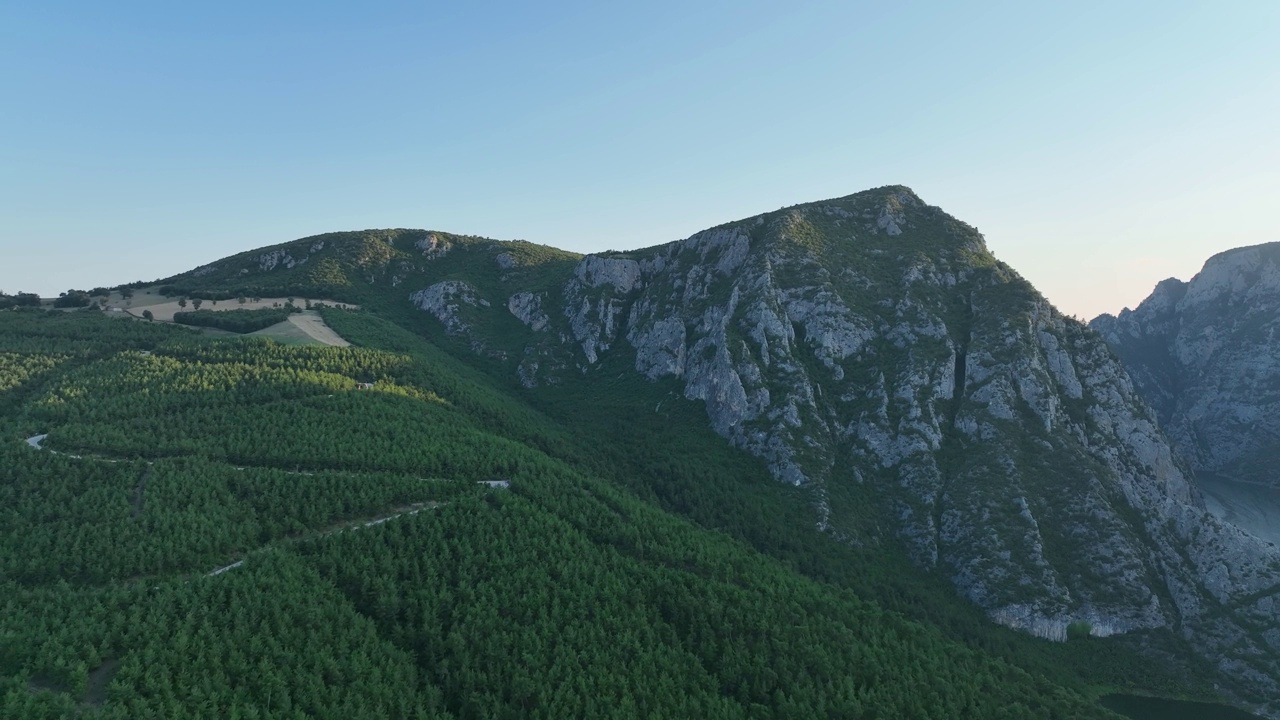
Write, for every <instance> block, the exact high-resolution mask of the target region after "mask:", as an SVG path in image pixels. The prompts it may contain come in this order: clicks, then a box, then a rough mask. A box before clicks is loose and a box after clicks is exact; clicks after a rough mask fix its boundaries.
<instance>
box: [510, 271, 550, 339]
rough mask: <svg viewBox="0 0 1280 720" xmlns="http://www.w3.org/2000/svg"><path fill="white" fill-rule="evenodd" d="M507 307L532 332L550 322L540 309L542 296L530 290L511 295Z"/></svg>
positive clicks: (544, 327)
mask: <svg viewBox="0 0 1280 720" xmlns="http://www.w3.org/2000/svg"><path fill="white" fill-rule="evenodd" d="M499 257H501V256H499ZM507 309H508V310H510V311H511V314H512V315H515V316H516V318H517V319H519V320H520V322H522V323H524V324H525V325H527V326H529V329H530V330H532V331H534V332H542V331H543V330H545V329H546V328H547V323H549V322H551V318H549V317H547V314H546V313H545V312H543V310H542V296H541V295H536V294H534V293H531V292H520V293H516V294H515V295H512V296H511V297H510V298H508V300H507Z"/></svg>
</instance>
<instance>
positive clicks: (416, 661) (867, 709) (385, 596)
mask: <svg viewBox="0 0 1280 720" xmlns="http://www.w3.org/2000/svg"><path fill="white" fill-rule="evenodd" d="M321 313H322V315H323V317H324V319H325V320H326V322H327V323H328V324H329V325H330V326H331V327H333V328H334V329H335V330H336V331H337V332H338V333H340V334H341V335H342V336H343V337H344V338H346V339H348V340H349V341H351V342H352V343H353V347H350V348H334V347H311V346H286V345H281V344H279V343H276V342H274V341H271V340H268V339H262V338H249V337H246V338H241V337H211V336H203V335H200V334H198V333H195V332H192V331H191V330H188V329H186V328H182V327H178V326H174V325H170V324H162V323H146V322H139V321H135V320H132V319H129V318H118V317H117V318H112V317H108V316H106V315H104V314H102V313H97V312H91V311H86V312H65V313H63V312H58V313H51V312H45V311H40V310H32V309H21V308H19V309H14V310H6V311H0V518H3V521H0V717H4V718H21V719H26V718H32V719H34V718H67V717H77V718H120V719H124V718H186V717H196V718H199V717H207V718H309V717H317V718H459V719H461V718H468V719H471V718H474V719H477V720H479V719H489V718H526V717H528V718H566V717H581V718H593V717H622V718H629V717H645V718H703V717H706V718H815V717H839V718H936V719H940V720H941V719H949V718H1090V717H1098V718H1106V717H1111V718H1114V717H1118V716H1115V715H1113V714H1112V713H1111V712H1110V711H1108V710H1106V709H1104V708H1103V707H1102V706H1101V705H1099V704H1097V703H1096V702H1095V698H1096V697H1097V696H1098V695H1100V694H1102V693H1105V692H1110V691H1114V690H1117V689H1123V690H1130V691H1135V692H1140V693H1155V694H1167V695H1179V696H1196V697H1202V698H1212V697H1213V691H1212V688H1210V687H1206V682H1207V681H1205V680H1202V679H1197V678H1204V677H1206V676H1207V675H1208V673H1206V672H1204V669H1203V668H1199V667H1196V666H1194V665H1193V664H1191V662H1190V661H1185V662H1171V663H1168V664H1165V665H1159V666H1158V665H1155V664H1153V663H1150V662H1148V661H1146V660H1145V659H1144V657H1145V656H1144V654H1143V653H1144V652H1150V651H1152V650H1155V651H1157V652H1161V653H1164V654H1166V655H1168V656H1170V657H1179V658H1180V657H1186V656H1187V653H1185V652H1183V651H1182V648H1181V647H1180V645H1179V643H1180V642H1181V641H1180V639H1179V638H1177V637H1176V636H1174V635H1172V634H1171V633H1161V632H1151V633H1131V634H1130V635H1129V636H1126V637H1123V638H1114V639H1106V640H1103V639H1098V638H1076V639H1073V640H1071V641H1070V642H1067V643H1061V644H1054V643H1049V642H1045V641H1039V640H1035V639H1033V638H1030V637H1028V636H1026V635H1021V634H1018V633H1015V632H1013V631H1010V630H1006V629H1003V628H999V627H996V626H994V625H992V624H990V623H989V622H987V621H986V620H985V618H983V617H982V616H981V614H980V613H979V612H978V611H977V610H975V609H973V608H972V607H970V606H968V605H967V604H965V603H964V602H963V601H961V600H960V599H959V598H957V597H955V594H954V591H952V590H951V588H950V586H949V585H948V584H947V583H945V582H944V581H942V580H941V579H938V578H932V577H929V576H926V575H924V574H922V573H919V572H916V571H913V570H912V569H911V568H910V566H909V564H908V563H907V562H906V560H905V559H904V558H903V557H900V556H899V555H898V554H896V552H895V551H893V550H891V549H887V548H858V547H855V546H852V545H849V544H846V543H841V542H838V541H837V540H835V539H833V538H831V537H829V536H827V535H825V534H823V533H820V532H818V531H817V530H816V529H814V528H813V527H812V522H811V521H809V520H807V519H806V518H808V517H809V516H808V514H807V512H806V510H807V507H806V503H807V502H808V498H806V497H804V496H803V494H802V492H801V491H799V490H796V489H795V488H790V487H785V486H782V485H779V484H778V483H775V482H773V481H772V480H771V479H770V478H769V476H768V473H767V472H766V471H765V469H764V467H763V466H762V465H761V464H760V462H759V461H758V460H756V459H754V458H751V457H748V456H746V455H745V454H743V453H740V452H738V451H735V450H733V449H731V448H730V447H728V446H727V445H726V444H725V443H724V442H723V441H721V440H720V439H719V438H718V437H716V436H715V435H713V434H712V433H711V431H710V430H708V429H706V427H705V425H706V424H705V422H703V421H702V418H701V416H700V415H699V413H700V412H701V409H700V407H699V406H698V405H696V404H694V403H690V402H687V401H684V400H682V399H680V398H679V397H678V395H677V394H675V393H673V391H672V388H669V387H666V386H664V385H662V384H655V385H649V384H646V383H643V381H641V380H628V379H621V378H620V379H619V380H618V381H617V382H616V383H612V384H603V385H600V386H597V387H596V389H595V391H594V393H595V394H593V395H592V396H590V397H587V396H585V395H584V393H585V392H586V391H585V390H582V389H578V388H563V389H562V391H561V392H559V393H558V394H555V395H546V394H543V395H537V394H535V393H531V392H529V391H525V390H523V389H522V388H519V387H516V386H513V385H509V384H507V383H506V382H505V381H503V380H500V379H495V378H493V377H490V376H488V375H486V374H485V373H484V372H483V371H482V370H479V369H477V368H475V367H473V366H470V365H467V364H464V363H462V362H460V361H459V360H457V359H456V358H455V356H454V355H452V354H450V352H449V350H448V348H447V347H443V346H440V345H437V344H434V343H433V342H431V341H429V340H427V339H425V338H424V337H423V336H422V335H420V334H417V333H415V332H413V331H412V330H413V328H412V327H409V328H406V327H402V326H399V325H396V324H394V323H392V322H390V321H388V320H385V319H381V318H379V317H377V316H374V315H373V314H370V313H367V312H356V311H342V310H334V309H324V310H322V311H321ZM222 314H223V315H230V316H234V315H235V313H234V312H231V313H222ZM240 332H242V331H240ZM659 400H662V401H663V402H661V403H658V402H657V401H659ZM655 404H658V405H659V407H660V408H661V409H660V410H655V409H654V407H655ZM40 436H44V437H43V438H41V437H40ZM29 441H30V442H29Z"/></svg>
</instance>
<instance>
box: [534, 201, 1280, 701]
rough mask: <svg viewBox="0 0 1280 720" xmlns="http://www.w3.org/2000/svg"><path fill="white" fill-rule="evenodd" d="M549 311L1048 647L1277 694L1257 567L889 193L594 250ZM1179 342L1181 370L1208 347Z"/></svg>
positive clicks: (937, 223)
mask: <svg viewBox="0 0 1280 720" xmlns="http://www.w3.org/2000/svg"><path fill="white" fill-rule="evenodd" d="M1258 276H1259V277H1260V278H1261V277H1269V275H1267V274H1266V273H1263V272H1259V273H1258ZM1213 287H1215V288H1218V290H1217V292H1218V293H1219V294H1224V293H1236V294H1239V293H1247V292H1249V289H1248V287H1252V286H1247V287H1246V286H1245V285H1242V284H1241V283H1239V282H1236V281H1229V282H1228V281H1227V280H1225V279H1220V280H1218V281H1215V283H1214V285H1213ZM1165 292H1166V293H1167V294H1168V295H1169V298H1168V299H1167V300H1166V302H1168V303H1173V304H1177V303H1184V302H1187V301H1186V299H1185V298H1179V299H1177V300H1174V299H1173V298H1174V297H1175V296H1177V295H1178V288H1177V287H1176V286H1169V287H1168V288H1166V289H1165ZM1188 296H1189V297H1193V298H1200V297H1209V296H1208V295H1205V294H1204V293H1202V292H1199V291H1197V293H1195V294H1194V295H1192V294H1191V293H1188ZM563 297H564V318H563V320H561V321H560V322H563V323H564V329H563V330H562V331H561V332H562V334H563V335H564V336H565V337H566V338H571V339H572V341H573V342H574V343H576V344H577V345H578V346H579V347H580V349H581V353H582V355H581V357H582V358H583V361H584V362H585V367H588V368H589V367H590V366H591V365H593V364H595V363H597V362H599V361H600V359H601V358H602V356H603V355H605V354H606V353H612V352H616V351H617V350H618V348H617V344H618V340H619V338H625V341H626V343H627V344H628V345H630V348H631V349H633V350H634V352H635V369H636V371H637V372H639V373H641V374H643V375H644V376H646V377H648V378H650V379H658V378H663V377H669V378H670V377H674V378H677V379H678V380H680V381H681V382H682V383H683V385H684V394H685V396H686V397H688V398H691V399H695V400H701V401H703V402H704V403H705V404H706V410H707V416H708V421H709V423H710V425H711V427H713V428H714V429H715V431H716V432H717V433H719V434H720V435H722V436H724V437H725V438H726V439H728V441H729V442H731V443H732V444H734V445H736V446H738V447H741V448H744V449H745V450H747V451H749V452H752V453H754V454H756V455H758V456H760V457H761V458H763V459H765V460H766V461H767V463H768V464H769V467H770V468H771V470H772V472H773V473H774V475H775V476H776V477H777V478H778V479H779V480H781V481H783V482H787V483H791V484H795V485H799V486H802V487H804V488H807V489H808V490H810V491H811V493H812V497H813V498H814V512H815V516H814V521H815V523H817V524H818V526H819V527H821V528H824V529H827V530H829V531H831V532H833V533H836V534H837V535H838V536H840V537H844V538H849V539H851V540H852V541H854V542H863V541H871V542H879V541H884V540H892V539H894V538H897V539H899V540H900V541H901V542H903V543H904V544H905V545H906V547H907V548H908V549H909V550H910V551H911V553H912V554H913V556H914V557H915V558H916V559H917V561H918V562H919V563H920V564H922V565H924V566H927V567H932V568H936V569H937V571H938V572H942V573H945V574H946V576H948V577H949V578H950V579H951V580H952V582H953V583H954V585H955V587H956V589H957V591H958V592H959V593H961V594H962V595H964V596H965V597H967V598H969V599H970V600H972V601H973V602H974V603H976V604H977V605H979V606H980V607H982V608H984V609H986V610H987V612H988V613H989V614H990V616H991V617H992V618H993V619H994V620H996V621H998V622H1001V623H1004V624H1006V625H1009V626H1012V627H1017V628H1022V629H1024V630H1026V631H1028V632H1032V633H1035V634H1037V635H1040V636H1043V637H1047V638H1052V639H1063V638H1065V635H1066V628H1067V626H1068V625H1069V624H1071V623H1072V622H1077V621H1083V622H1087V623H1089V625H1090V626H1091V627H1092V631H1093V632H1094V633H1096V634H1099V635H1107V634H1114V633H1124V632H1128V631H1131V630H1134V629H1139V628H1152V627H1175V628H1178V629H1179V630H1180V631H1181V632H1182V634H1183V635H1185V636H1187V637H1189V638H1191V639H1192V641H1193V642H1194V643H1195V644H1196V645H1197V646H1198V647H1200V648H1201V649H1202V650H1203V652H1204V653H1205V654H1206V656H1208V657H1210V658H1212V660H1213V661H1214V662H1215V663H1218V664H1220V665H1222V664H1224V663H1225V664H1235V665H1238V668H1237V669H1239V670H1240V673H1239V675H1240V676H1242V677H1244V676H1247V677H1249V678H1252V679H1251V680H1248V681H1245V682H1243V684H1242V687H1246V688H1247V689H1248V690H1249V691H1252V692H1258V691H1265V692H1269V693H1272V695H1271V696H1273V697H1280V680H1278V679H1280V647H1274V646H1272V645H1271V643H1270V641H1268V640H1265V639H1264V637H1263V636H1261V635H1259V634H1257V633H1255V632H1252V630H1251V628H1254V627H1255V625H1256V624H1258V623H1272V624H1274V623H1276V622H1277V621H1280V609H1278V608H1276V607H1274V606H1273V605H1272V603H1277V604H1280V599H1277V598H1275V597H1274V596H1275V595H1277V594H1280V562H1277V560H1278V558H1277V556H1276V555H1275V554H1274V550H1273V548H1272V547H1271V546H1269V545H1267V544H1265V543H1262V542H1260V541H1258V540H1256V539H1255V538H1253V537H1252V536H1250V535H1248V534H1246V533H1244V532H1242V531H1240V530H1238V529H1236V528H1234V527H1233V526H1230V525H1227V524H1225V523H1223V522H1221V521H1219V520H1218V519H1216V518H1215V517H1213V516H1212V515H1211V514H1209V513H1208V512H1206V510H1205V506H1204V502H1203V500H1202V499H1201V497H1200V495H1199V493H1198V491H1197V490H1196V489H1195V487H1194V486H1193V485H1192V483H1191V482H1189V480H1188V472H1187V471H1186V470H1185V469H1184V467H1183V466H1182V464H1181V461H1180V460H1179V459H1178V458H1177V457H1176V455H1175V453H1174V452H1173V450H1172V449H1171V447H1170V445H1169V442H1168V441H1167V439H1166V437H1165V435H1164V433H1163V432H1162V430H1161V429H1160V426H1159V424H1158V421H1157V414H1156V413H1155V412H1153V411H1152V409H1151V407H1150V406H1148V405H1147V403H1145V402H1144V401H1143V399H1142V396H1141V395H1140V392H1139V389H1135V386H1134V382H1133V381H1131V380H1130V376H1129V375H1128V374H1127V373H1126V371H1125V368H1124V367H1123V366H1122V365H1121V364H1120V363H1119V362H1117V361H1116V359H1115V358H1114V356H1113V355H1112V354H1111V352H1110V351H1109V350H1108V348H1107V346H1106V344H1105V343H1104V342H1103V340H1102V339H1101V338H1100V337H1099V336H1098V335H1097V334H1096V333H1094V332H1093V331H1091V330H1090V329H1089V328H1088V327H1086V326H1084V325H1082V324H1080V323H1079V322H1076V321H1074V320H1071V319H1069V318H1065V317H1063V316H1062V315H1061V314H1060V313H1058V312H1057V311H1056V310H1055V309H1054V308H1053V307H1052V306H1051V305H1050V304H1049V303H1048V302H1047V301H1045V300H1044V298H1043V297H1041V296H1040V295H1039V294H1038V293H1036V292H1035V291H1034V289H1033V288H1031V287H1030V285H1028V284H1027V283H1026V282H1025V281H1024V280H1022V279H1021V278H1020V277H1018V276H1017V274H1016V273H1014V272H1013V271H1012V270H1010V269H1009V268H1008V267H1007V266H1004V265H1002V264H1000V263H999V262H997V261H995V260H994V259H993V258H992V257H991V256H990V254H989V253H988V252H987V250H986V247H985V244H984V243H983V241H982V238H981V236H980V235H978V233H977V232H976V231H975V230H973V228H970V227H969V226H967V225H964V224H963V223H960V222H958V221H956V220H954V219H952V218H950V217H949V216H947V215H945V214H944V213H942V212H941V211H940V210H938V209H937V208H933V207H929V206H927V205H925V204H924V203H923V202H921V201H920V200H919V199H918V198H916V196H915V195H914V194H912V193H911V192H910V191H909V190H906V189H905V188H888V189H885V190H881V191H872V192H868V193H862V194H859V195H855V196H852V197H850V198H844V199H841V200H836V201H828V202H826V203H821V204H816V205H808V206H798V207H795V208H790V209H786V210H782V211H778V212H776V213H770V214H768V215H765V216H760V217H756V218H751V219H750V220H746V221H742V222H739V223H731V224H729V225H725V226H721V227H719V228H716V229H713V230H709V231H706V232H702V233H698V234H696V235H694V236H692V237H690V238H688V239H687V240H683V241H680V242H676V243H672V244H669V245H666V246H663V247H660V248H657V249H654V250H652V251H649V252H648V253H647V254H646V256H645V257H643V258H640V259H639V260H638V261H636V260H630V259H618V258H606V257H589V258H586V259H584V260H583V261H582V263H580V264H579V265H578V267H577V270H576V271H575V273H574V277H573V278H572V279H571V280H569V282H568V283H567V284H566V285H565V287H564V292H563ZM1194 302H1198V303H1205V302H1208V301H1207V300H1195V301H1194ZM513 312H514V311H513ZM1197 337H1200V340H1199V342H1200V344H1199V345H1195V346H1194V347H1191V348H1189V349H1188V350H1187V351H1186V352H1185V354H1186V355H1187V356H1188V357H1194V358H1203V357H1206V356H1212V355H1213V353H1214V352H1215V351H1217V348H1218V346H1217V345H1214V342H1215V339H1216V338H1217V337H1218V336H1217V335H1214V334H1213V333H1209V334H1208V335H1205V336H1203V337H1201V336H1197ZM1268 337H1269V336H1268ZM1142 387H1143V385H1142V383H1141V382H1140V383H1139V385H1138V388H1142ZM1275 416H1276V417H1278V418H1280V413H1276V414H1275ZM867 507H874V508H876V509H877V512H878V513H879V515H878V517H881V518H883V520H882V521H877V522H875V523H868V522H866V520H865V518H866V517H867V514H866V513H867ZM886 532H887V534H888V536H889V537H882V536H883V535H885V533H886ZM1223 607H1227V608H1230V610H1229V611H1227V612H1223V611H1222V610H1221V608H1223ZM1235 665H1233V666H1235ZM1223 666H1225V665H1223Z"/></svg>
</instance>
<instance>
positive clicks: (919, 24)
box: [0, 1, 1280, 318]
mask: <svg viewBox="0 0 1280 720" xmlns="http://www.w3.org/2000/svg"><path fill="white" fill-rule="evenodd" d="M1276 36H1280V6H1276V5H1274V4H1270V3H1261V2H1227V3H1220V4H1217V5H1215V6H1214V7H1212V8H1209V7H1205V6H1203V5H1201V4H1195V3H1155V2H1145V1H1144V2H1135V3H1129V4H1126V5H1124V6H1123V7H1117V6H1114V5H1111V4H1103V3H1097V2H1092V3H1081V4H1073V5H1072V6H1070V7H1062V8H1043V7H1028V6H1023V5H1020V4H1007V3H996V2H989V3H979V4H967V6H966V7H963V8H960V7H953V6H951V5H950V4H946V3H940V2H933V3H922V4H918V5H915V6H912V7H899V6H885V5H882V4H859V3H851V4H842V5H839V6H834V7H833V6H829V5H828V4H825V3H807V2H800V3H795V4H793V5H791V6H789V7H788V8H787V10H786V12H785V13H780V12H778V11H777V10H776V6H774V5H772V4H769V3H763V2H746V3H733V4H730V3H722V2H710V3H702V4H698V5H697V6H696V7H690V6H688V4H683V3H675V2H659V3H655V4H649V5H646V6H643V7H640V6H635V7H603V6H598V5H596V4H590V3H578V2H561V3H556V4H554V5H548V6H541V7H537V8H530V7H524V6H521V5H518V4H510V3H493V4H489V5H486V6H483V7H479V6H467V7H448V8H434V7H429V6H401V5H398V4H382V5H375V6H362V7H353V6H344V5H342V4H339V3H323V2H322V3H308V4H301V3H289V2H285V3H275V4H272V5H271V6H269V7H263V6H260V5H258V4H253V3H247V2H228V3H222V4H218V5H216V6H192V7H187V6H172V5H169V4H164V3H152V2H133V3H125V4H119V5H111V6H99V5H96V4H92V3H85V2H69V3H60V4H57V5H48V4H45V5H32V6H26V7H16V6H14V7H4V8H0V59H2V60H3V61H4V64H5V67H6V68H7V71H6V72H4V73H0V92H2V93H3V96H4V97H5V98H6V100H8V102H6V103H5V106H4V108H3V109H0V137H4V138H5V142H3V143H0V257H3V258H4V261H3V262H0V289H3V290H4V291H7V292H16V291H19V290H22V291H30V292H39V293H41V294H42V295H56V294H57V293H58V292H60V291H62V290H66V289H68V288H71V287H78V288H84V289H87V288H89V287H91V286H94V285H103V284H107V285H109V284H117V283H122V282H130V281H135V280H150V279H153V278H159V277H163V276H167V275H172V274H175V273H178V272H182V271H185V270H188V269H191V268H193V267H196V266H198V265H200V264H203V263H207V262H210V261H212V260H216V259H218V258H220V257H224V256H226V255H230V254H234V253H236V252H241V251H244V250H249V249H253V248H256V247H261V246H264V245H273V244H277V243H281V242H287V241H289V240H293V239H296V238H299V237H305V236H308V235H314V234H319V233H324V232H331V231H336V230H354V229H364V228H371V227H424V228H429V229H437V230H444V231H449V232H456V233H465V234H475V235H482V236H488V237H493V238H496V239H517V238H518V239H525V240H529V241H532V242H537V243H543V244H547V245H554V246H557V247H562V248H565V249H568V250H574V251H577V252H598V251H603V250H607V249H630V248H636V247H644V246H649V245H654V244H658V243H663V242H669V241H672V240H678V239H681V238H683V237H686V236H688V235H690V234H692V233H694V232H697V231H699V230H701V229H704V228H706V227H709V226H713V225H717V224H720V223H723V222H727V221H730V220H734V219H737V218H741V217H747V216H750V215H753V214H758V213H760V212H763V211H768V210H773V209H776V208H778V207H783V206H788V205H793V204H797V203H804V202H812V201H816V200H821V199H824V198H831V197H840V196H844V195H849V194H851V193H855V192H858V191H861V190H865V189H868V188H871V187H877V186H881V185H886V184H903V185H907V186H910V187H911V188H913V189H914V190H915V191H916V192H917V193H918V194H919V195H920V196H921V197H922V198H923V199H924V200H925V201H926V202H928V203H930V204H934V205H938V206H940V207H942V208H943V209H944V210H945V211H947V212H948V213H950V214H952V215H954V216H956V217H957V218H959V219H961V220H963V221H965V222H968V223H970V224H972V225H974V226H976V227H978V228H979V230H980V231H982V232H983V234H984V235H985V236H986V238H987V243H988V246H989V247H990V248H991V250H992V251H993V252H994V253H995V254H996V256H997V257H999V258H1000V259H1001V260H1003V261H1005V262H1007V263H1009V264H1010V265H1011V266H1013V267H1014V268H1015V269H1016V270H1018V271H1019V272H1020V273H1021V274H1023V276H1024V277H1026V278H1027V279H1028V280H1029V281H1031V282H1032V283H1033V284H1035V286H1036V287H1037V288H1038V289H1039V290H1040V291H1041V292H1043V293H1044V294H1045V295H1046V296H1047V297H1048V298H1049V300H1050V301H1051V302H1053V303H1054V304H1055V305H1057V306H1058V307H1059V308H1060V309H1061V310H1062V311H1063V312H1066V313H1068V314H1074V315H1078V316H1081V317H1084V318H1090V317H1093V316H1094V315H1096V314H1098V313H1101V312H1111V313H1115V312H1118V311H1119V310H1120V309H1121V308H1123V307H1126V306H1128V307H1133V306H1135V305H1136V304H1137V303H1138V302H1140V301H1141V300H1142V299H1143V298H1145V297H1146V296H1147V294H1149V293H1150V291H1151V289H1152V288H1153V287H1154V286H1155V284H1156V283H1157V282H1159V281H1160V280H1163V279H1165V278H1168V277H1178V278H1181V279H1183V280H1187V279H1189V278H1190V277H1191V276H1192V275H1194V274H1195V273H1196V272H1197V271H1199V269H1200V267H1201V265H1203V263H1204V261H1205V260H1207V259H1208V258H1209V257H1210V256H1212V255H1214V254H1217V253H1219V252H1222V251H1224V250H1228V249H1231V248H1235V247H1240V246H1246V245H1256V244H1262V243H1266V242H1271V241H1276V240H1280V233H1277V232H1276V224H1275V222H1274V221H1273V220H1272V219H1271V217H1270V210H1271V206H1272V204H1273V203H1274V197H1276V196H1277V194H1280V142H1278V141H1277V140H1276V138H1275V132H1274V128H1273V125H1274V118H1276V117H1280V45H1277V44H1276V43H1274V42H1273V38H1274V37H1276Z"/></svg>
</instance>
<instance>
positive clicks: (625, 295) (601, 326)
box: [564, 255, 640, 364]
mask: <svg viewBox="0 0 1280 720" xmlns="http://www.w3.org/2000/svg"><path fill="white" fill-rule="evenodd" d="M639 287H640V264H639V263H637V262H636V261H634V260H623V259H615V258H605V257H599V256H595V255H589V256H587V257H585V258H583V260H582V262H580V263H578V265H577V267H576V268H575V269H574V273H573V278H571V279H570V280H569V282H568V283H566V284H565V286H564V314H565V317H566V318H567V319H568V320H569V331H570V332H571V333H572V336H573V338H574V340H576V341H577V343H578V344H579V346H580V347H581V348H582V354H583V355H584V356H585V357H586V360H587V363H588V364H591V363H595V362H596V360H597V359H598V358H599V354H600V353H601V352H604V351H606V350H608V349H609V348H610V347H611V346H612V345H613V343H614V341H615V340H616V339H617V337H618V331H619V330H620V329H621V327H622V323H621V320H622V318H623V314H624V313H625V311H626V308H627V305H628V303H629V302H630V300H631V298H632V297H634V295H635V293H636V291H637V290H638V289H639Z"/></svg>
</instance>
